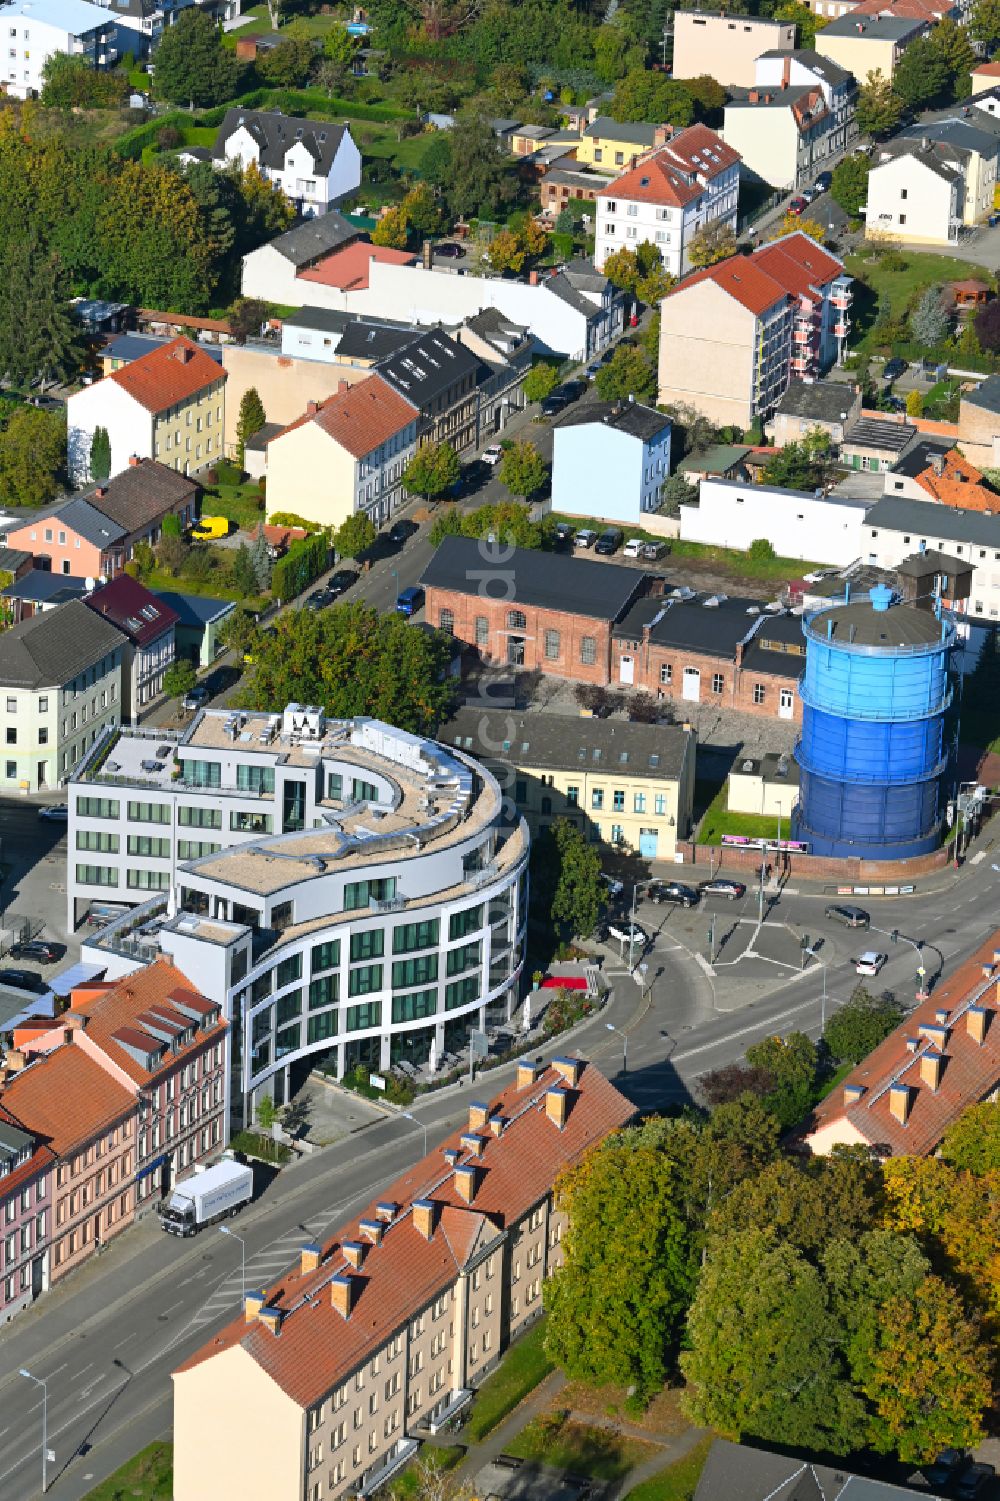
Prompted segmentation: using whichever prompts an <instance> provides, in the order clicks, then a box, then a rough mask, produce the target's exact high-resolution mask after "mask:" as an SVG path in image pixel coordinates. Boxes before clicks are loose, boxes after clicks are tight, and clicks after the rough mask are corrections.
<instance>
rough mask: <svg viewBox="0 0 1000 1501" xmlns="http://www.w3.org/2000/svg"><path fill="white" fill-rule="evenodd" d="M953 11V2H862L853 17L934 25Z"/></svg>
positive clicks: (864, 0)
mask: <svg viewBox="0 0 1000 1501" xmlns="http://www.w3.org/2000/svg"><path fill="white" fill-rule="evenodd" d="M953 9H954V6H953V4H952V0H860V4H859V5H856V6H855V7H854V9H853V10H852V11H851V16H852V18H853V17H854V16H897V17H899V18H900V19H901V20H904V21H927V22H928V23H932V22H934V21H937V20H940V18H941V17H942V16H946V15H948V14H949V13H950V12H951V11H952V10H953Z"/></svg>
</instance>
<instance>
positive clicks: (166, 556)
mask: <svg viewBox="0 0 1000 1501" xmlns="http://www.w3.org/2000/svg"><path fill="white" fill-rule="evenodd" d="M190 555H191V548H190V547H189V545H188V544H187V542H185V541H184V538H183V537H171V536H168V535H161V537H160V540H159V542H158V544H157V547H156V562H157V563H158V564H159V565H160V567H161V568H162V569H163V570H164V571H165V572H166V573H172V574H173V575H174V576H175V577H176V576H177V574H179V573H180V572H181V570H182V569H183V567H184V565H185V563H186V562H187V561H188V558H189V557H190ZM206 556H207V554H206ZM143 571H144V572H148V570H147V569H145V568H144V570H143ZM247 581H248V582H249V576H248V580H247Z"/></svg>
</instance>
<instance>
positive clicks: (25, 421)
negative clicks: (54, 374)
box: [0, 406, 66, 506]
mask: <svg viewBox="0 0 1000 1501" xmlns="http://www.w3.org/2000/svg"><path fill="white" fill-rule="evenodd" d="M65 468H66V418H65V417H64V416H63V415H62V414H60V413H59V412H43V411H41V410H40V409H39V408H38V407H28V406H23V407H18V408H17V409H16V410H15V411H14V412H13V413H12V414H11V417H10V420H9V421H8V423H7V426H6V427H5V428H4V429H3V431H2V432H0V502H3V503H4V504H5V505H13V506H40V505H44V504H45V503H46V501H49V500H52V499H53V497H54V496H55V495H57V494H58V493H59V488H60V485H61V483H62V479H63V475H64V471H65Z"/></svg>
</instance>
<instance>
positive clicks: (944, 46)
mask: <svg viewBox="0 0 1000 1501" xmlns="http://www.w3.org/2000/svg"><path fill="white" fill-rule="evenodd" d="M928 41H929V42H930V43H931V46H932V47H933V48H934V51H935V52H936V53H937V55H938V56H939V57H940V58H941V59H942V61H943V62H944V65H945V69H946V72H947V77H948V84H949V86H950V89H951V91H952V92H955V91H956V90H958V91H960V92H962V93H967V92H968V88H969V81H968V80H969V74H970V73H971V72H972V69H973V68H974V67H975V65H976V54H975V52H974V50H973V48H972V44H971V43H970V41H969V35H968V30H967V28H966V27H965V26H964V25H963V26H959V24H958V22H957V21H954V20H953V19H952V18H951V16H944V17H943V18H942V19H941V20H940V21H939V22H938V23H937V25H936V26H933V27H932V28H931V30H930V33H929V35H928ZM909 50H910V49H909V48H907V49H906V51H907V52H908V51H909ZM903 56H904V57H905V56H906V52H904V53H903Z"/></svg>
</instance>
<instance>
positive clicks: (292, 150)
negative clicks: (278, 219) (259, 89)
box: [212, 109, 361, 218]
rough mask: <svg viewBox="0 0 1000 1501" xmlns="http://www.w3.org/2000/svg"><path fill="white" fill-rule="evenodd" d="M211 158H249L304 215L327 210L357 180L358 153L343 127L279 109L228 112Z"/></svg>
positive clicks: (244, 162)
mask: <svg viewBox="0 0 1000 1501" xmlns="http://www.w3.org/2000/svg"><path fill="white" fill-rule="evenodd" d="M212 157H213V160H214V161H215V163H216V165H218V166H228V165H229V164H230V163H231V162H239V163H240V165H241V166H243V167H247V166H249V165H250V163H251V162H253V164H254V165H255V166H256V167H258V168H259V169H260V171H261V172H262V174H263V175H264V176H265V177H266V178H267V179H268V181H269V182H271V183H273V184H274V186H275V187H277V188H280V189H281V190H282V192H284V193H285V195H286V196H287V197H288V198H289V199H291V201H292V203H294V204H295V206H296V208H297V209H298V211H299V213H300V214H303V215H304V216H305V217H307V218H309V217H312V216H314V215H316V214H325V213H326V212H327V210H328V209H329V208H331V207H332V206H333V205H334V204H335V203H338V202H339V201H340V200H341V199H342V198H344V197H345V196H346V195H347V194H348V193H353V192H354V191H355V189H356V188H358V187H359V186H360V184H361V153H360V151H359V150H358V148H357V146H356V145H355V143H354V138H353V136H352V135H351V132H350V131H349V130H348V128H347V126H346V125H332V124H330V123H329V122H328V121H325V120H305V119H297V118H295V117H294V116H289V115H284V114H282V113H281V112H280V111H277V110H274V111H265V110H238V109H231V110H229V111H228V112H227V114H226V117H225V119H224V120H223V122H222V124H221V125H220V127H219V134H218V136H217V137H216V142H215V146H214V147H213V150H212Z"/></svg>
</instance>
